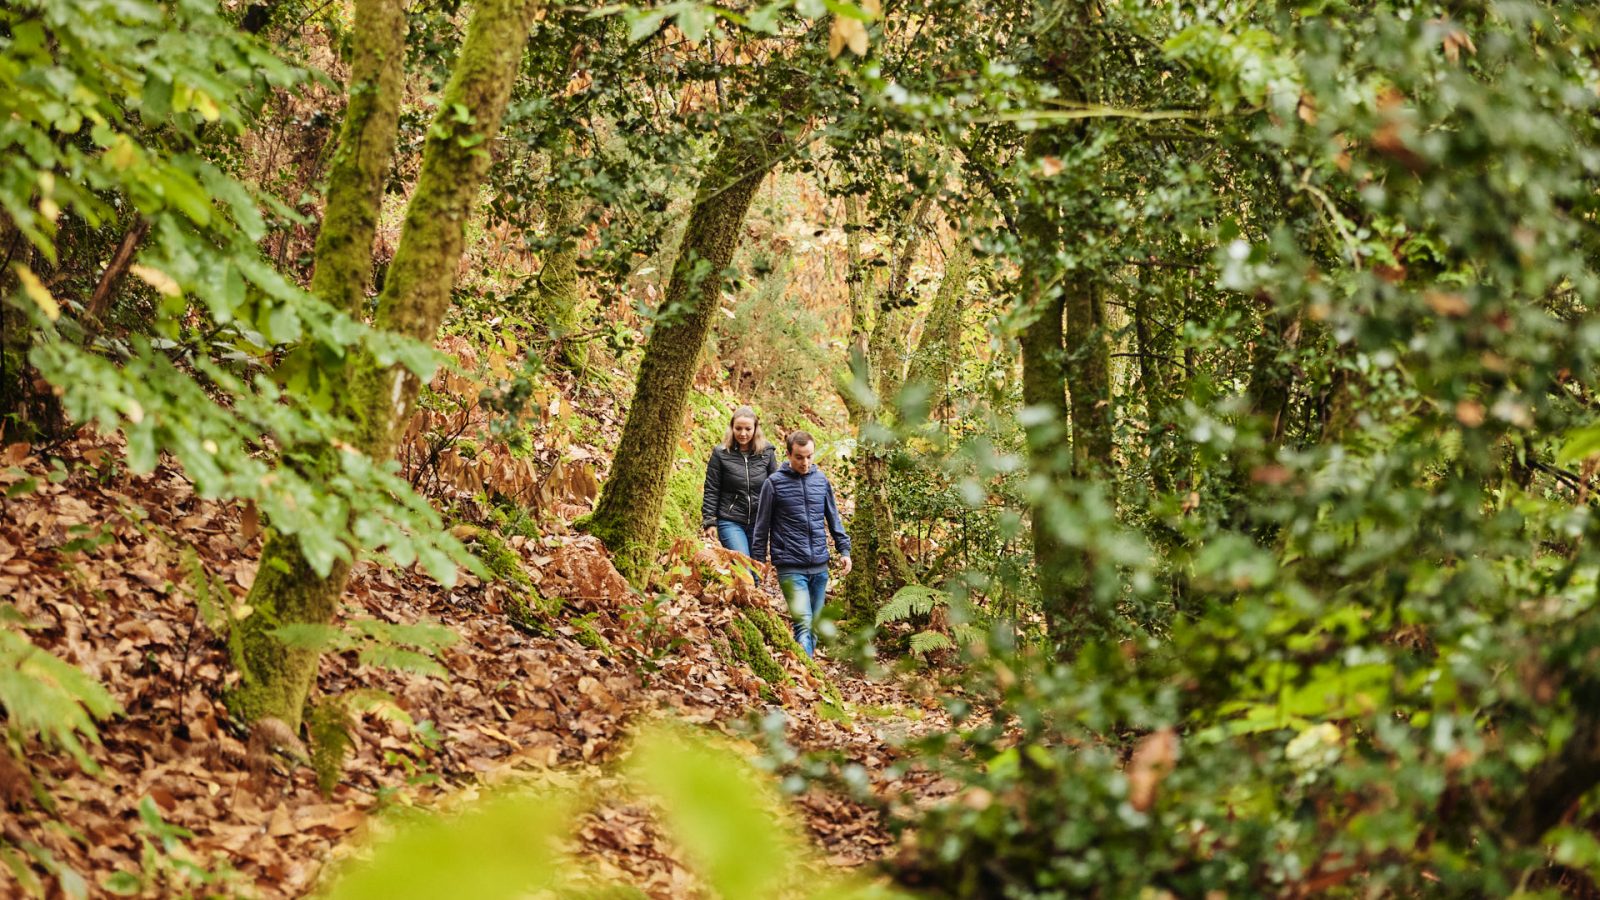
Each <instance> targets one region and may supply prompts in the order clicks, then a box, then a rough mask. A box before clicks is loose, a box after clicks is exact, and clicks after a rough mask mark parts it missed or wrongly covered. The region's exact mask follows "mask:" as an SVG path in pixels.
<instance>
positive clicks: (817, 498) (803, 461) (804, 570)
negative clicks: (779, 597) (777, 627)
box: [750, 431, 850, 656]
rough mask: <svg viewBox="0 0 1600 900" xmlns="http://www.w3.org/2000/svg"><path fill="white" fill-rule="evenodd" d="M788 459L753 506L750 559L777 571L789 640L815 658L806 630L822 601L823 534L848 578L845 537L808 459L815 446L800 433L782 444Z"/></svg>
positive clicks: (829, 493)
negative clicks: (790, 624) (790, 620)
mask: <svg viewBox="0 0 1600 900" xmlns="http://www.w3.org/2000/svg"><path fill="white" fill-rule="evenodd" d="M784 447H785V450H786V451H787V453H788V456H787V457H786V458H785V459H784V463H783V465H782V466H779V467H778V471H777V472H776V473H774V474H773V475H772V477H771V478H768V479H767V481H766V483H765V484H763V485H762V486H761V499H760V500H758V501H757V502H756V522H755V539H754V541H753V542H752V546H751V548H750V555H751V556H752V557H754V558H755V561H756V562H758V563H765V562H766V561H767V555H768V550H769V549H770V550H771V556H772V565H773V566H774V567H775V568H776V569H777V570H778V584H779V585H780V586H781V587H782V588H783V596H784V597H785V598H787V599H788V601H789V610H790V612H791V613H793V615H794V639H795V640H796V641H798V642H799V644H800V646H801V647H802V648H804V649H805V651H806V655H807V656H815V655H816V649H817V636H816V634H815V633H814V632H813V631H812V628H813V626H814V625H815V624H816V621H817V615H818V614H820V613H821V612H822V605H823V603H824V602H826V600H827V597H828V558H829V557H828V535H829V534H832V535H833V545H834V546H835V547H837V548H838V549H839V557H840V560H839V561H840V563H841V564H842V566H843V569H844V572H843V574H845V575H849V574H850V536H849V535H847V534H845V533H844V523H843V522H841V521H839V505H838V504H837V503H835V502H834V499H833V485H831V484H829V483H828V478H827V476H825V475H823V474H822V472H821V470H819V469H818V468H817V467H816V466H815V465H813V464H812V462H811V458H812V457H813V456H815V455H816V452H817V445H816V442H814V441H813V440H812V439H811V435H809V434H807V433H805V432H804V431H795V432H791V433H790V434H789V437H788V439H787V440H786V441H784Z"/></svg>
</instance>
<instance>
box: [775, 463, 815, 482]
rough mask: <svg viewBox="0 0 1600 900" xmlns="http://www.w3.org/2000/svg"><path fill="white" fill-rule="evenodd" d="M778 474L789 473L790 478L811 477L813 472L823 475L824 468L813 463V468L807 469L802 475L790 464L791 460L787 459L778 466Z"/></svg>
mask: <svg viewBox="0 0 1600 900" xmlns="http://www.w3.org/2000/svg"><path fill="white" fill-rule="evenodd" d="M778 474H780V475H788V476H789V477H790V478H810V477H811V476H812V475H813V474H817V475H821V474H822V470H821V469H819V468H817V467H816V466H815V465H813V466H812V467H811V468H809V469H807V470H806V473H805V474H804V475H801V474H800V473H799V472H796V471H795V470H794V467H793V466H790V465H789V461H788V460H787V459H786V460H784V461H783V464H782V465H780V466H778Z"/></svg>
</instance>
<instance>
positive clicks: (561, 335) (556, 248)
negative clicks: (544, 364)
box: [535, 153, 589, 374]
mask: <svg viewBox="0 0 1600 900" xmlns="http://www.w3.org/2000/svg"><path fill="white" fill-rule="evenodd" d="M558 159H559V154H558V153H552V154H551V156H550V166H551V168H552V169H554V168H555V166H556V163H557V160H558ZM582 203H583V201H582V198H581V197H579V196H578V195H577V194H576V193H575V192H574V191H573V190H571V189H570V188H566V187H562V186H560V185H557V184H555V183H554V181H553V180H552V182H551V183H550V184H549V185H548V186H547V187H546V188H545V192H544V227H545V237H546V240H547V241H550V242H559V243H553V244H551V245H550V248H549V249H548V250H546V251H545V254H544V260H543V265H542V266H541V267H540V269H539V294H538V298H537V300H536V301H535V302H536V304H537V306H536V309H535V313H536V315H537V316H538V318H539V321H540V322H542V323H544V325H545V327H546V328H548V329H550V333H551V336H552V337H553V338H554V339H555V341H556V346H557V350H556V362H557V364H558V365H560V366H561V367H562V368H564V369H566V370H567V371H569V372H572V373H574V374H576V373H579V372H582V371H583V369H584V367H585V366H586V365H588V362H589V351H588V345H586V344H584V343H582V342H580V341H575V340H573V339H572V337H571V335H572V334H573V333H574V332H576V331H577V330H578V307H579V302H580V300H581V298H580V296H579V294H578V238H577V236H576V235H575V234H574V233H573V232H574V230H575V229H576V227H577V224H578V220H579V217H580V214H581V213H582V211H583V210H582Z"/></svg>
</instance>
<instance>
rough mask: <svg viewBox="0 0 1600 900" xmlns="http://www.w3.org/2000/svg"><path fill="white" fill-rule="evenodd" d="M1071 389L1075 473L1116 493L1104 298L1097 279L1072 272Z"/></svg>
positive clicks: (1067, 297) (1068, 281) (1067, 302)
mask: <svg viewBox="0 0 1600 900" xmlns="http://www.w3.org/2000/svg"><path fill="white" fill-rule="evenodd" d="M1062 306H1063V309H1064V311H1065V312H1066V323H1065V326H1064V329H1063V333H1062V341H1063V344H1064V346H1065V348H1066V356H1065V363H1066V375H1067V388H1068V390H1069V391H1070V392H1071V398H1072V469H1073V474H1074V475H1076V476H1077V477H1079V478H1081V479H1085V480H1089V481H1095V482H1099V483H1100V484H1101V485H1102V486H1104V487H1105V488H1106V489H1107V490H1108V491H1112V490H1113V489H1114V487H1115V484H1116V481H1115V479H1114V478H1112V477H1110V475H1111V472H1112V469H1113V464H1112V459H1111V454H1112V452H1113V451H1114V448H1115V446H1116V442H1115V435H1114V434H1113V426H1112V422H1113V416H1112V406H1111V339H1110V335H1109V333H1108V332H1107V329H1106V307H1105V298H1104V295H1103V293H1102V291H1101V288H1100V285H1099V284H1098V283H1097V282H1096V281H1095V280H1094V275H1093V274H1092V273H1087V272H1079V273H1076V274H1075V275H1074V274H1069V275H1068V276H1067V277H1066V278H1065V279H1064V280H1063V283H1062Z"/></svg>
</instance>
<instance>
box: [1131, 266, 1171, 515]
mask: <svg viewBox="0 0 1600 900" xmlns="http://www.w3.org/2000/svg"><path fill="white" fill-rule="evenodd" d="M1133 337H1134V341H1135V346H1134V350H1135V352H1136V353H1137V354H1138V357H1139V389H1140V391H1141V393H1143V394H1144V409H1145V424H1146V431H1145V443H1146V446H1147V447H1148V448H1149V450H1150V453H1151V458H1150V486H1151V487H1152V488H1154V489H1155V492H1156V493H1158V494H1166V493H1169V492H1171V490H1172V471H1171V463H1170V461H1169V460H1167V459H1164V458H1163V456H1164V454H1163V453H1162V451H1163V450H1164V449H1167V448H1169V447H1170V446H1171V445H1172V441H1171V440H1170V438H1169V437H1168V436H1167V435H1166V433H1165V432H1164V431H1163V430H1162V428H1161V423H1160V421H1159V420H1160V418H1161V415H1162V411H1163V410H1165V409H1166V406H1167V402H1168V401H1167V380H1166V378H1165V377H1163V375H1162V373H1161V366H1160V365H1159V364H1158V363H1157V357H1159V356H1160V355H1161V353H1162V350H1163V349H1165V343H1164V342H1163V343H1159V344H1158V342H1157V341H1156V339H1155V333H1154V332H1153V331H1151V329H1150V300H1149V298H1148V297H1147V296H1146V295H1145V290H1144V285H1143V284H1140V285H1138V286H1137V287H1135V288H1134V291H1133Z"/></svg>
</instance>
